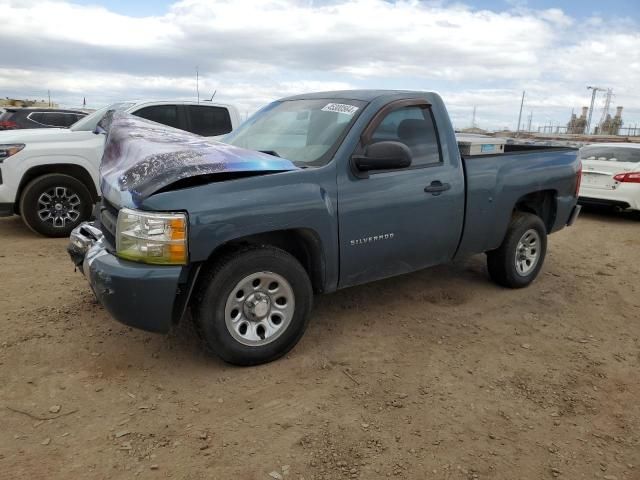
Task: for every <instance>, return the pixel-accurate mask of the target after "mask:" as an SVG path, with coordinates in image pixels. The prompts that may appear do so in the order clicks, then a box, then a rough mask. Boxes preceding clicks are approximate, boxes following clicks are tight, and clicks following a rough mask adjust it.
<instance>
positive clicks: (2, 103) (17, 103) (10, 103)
mask: <svg viewBox="0 0 640 480" xmlns="http://www.w3.org/2000/svg"><path fill="white" fill-rule="evenodd" d="M1 107H19V108H20V107H21V108H24V107H40V108H58V104H57V103H49V102H48V101H46V100H28V99H24V100H22V99H18V98H9V97H6V98H0V108H1Z"/></svg>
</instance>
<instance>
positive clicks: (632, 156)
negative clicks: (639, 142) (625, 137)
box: [580, 146, 640, 163]
mask: <svg viewBox="0 0 640 480" xmlns="http://www.w3.org/2000/svg"><path fill="white" fill-rule="evenodd" d="M580 158H581V159H582V160H607V161H610V162H635V163H639V162H640V148H628V147H597V146H594V147H582V148H581V149H580Z"/></svg>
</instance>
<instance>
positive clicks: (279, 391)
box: [0, 211, 640, 480]
mask: <svg viewBox="0 0 640 480" xmlns="http://www.w3.org/2000/svg"><path fill="white" fill-rule="evenodd" d="M65 244H66V241H65V240H50V239H45V238H41V237H37V236H35V235H34V234H32V233H31V232H30V231H28V230H27V229H26V228H25V227H24V226H23V225H22V223H21V221H20V219H19V218H17V217H14V218H9V219H0V279H1V280H0V282H1V283H0V285H1V286H2V288H1V294H0V329H1V330H0V331H1V332H2V335H1V339H0V409H1V412H0V419H1V421H0V425H1V428H0V477H1V478H7V479H17V478H34V479H40V478H47V479H71V478H73V479H75V478H78V479H79V478H82V479H94V478H95V479H107V478H113V479H120V478H122V479H128V478H141V479H143V478H144V479H146V478H149V479H157V478H175V479H242V480H245V479H249V480H252V479H266V480H270V479H280V478H284V479H295V480H299V479H301V478H304V479H306V480H310V479H349V478H353V479H377V478H389V477H391V478H406V479H420V480H422V479H432V478H433V479H474V478H492V479H494V478H495V479H544V478H555V477H557V478H566V479H580V478H601V479H606V480H613V479H619V480H622V479H640V401H639V398H640V221H639V220H638V218H636V217H632V216H628V215H616V214H611V213H606V212H594V211H591V212H587V213H585V214H583V215H582V216H581V218H580V219H579V221H578V223H577V225H576V226H575V227H572V228H570V229H565V230H563V231H561V232H559V233H558V234H555V235H553V236H552V237H551V238H550V243H549V254H548V256H547V261H546V265H545V267H544V269H543V271H542V273H541V275H540V277H539V278H538V280H537V281H536V282H535V283H534V284H533V285H532V286H530V287H529V288H527V289H523V290H517V291H515V290H505V289H501V288H499V287H497V286H495V285H493V284H492V283H490V282H489V281H488V278H487V274H486V270H485V266H484V257H483V256H476V257H472V258H470V259H468V260H465V261H460V262H457V263H455V264H454V265H448V266H443V267H437V268H434V269H430V270H426V271H423V272H419V273H415V274H411V275H406V276H403V277H399V278H394V279H391V280H386V281H380V282H376V283H373V284H370V285H366V286H362V287H356V288H351V289H348V290H345V291H341V292H338V293H336V294H333V295H327V296H323V297H319V298H318V299H317V301H316V309H315V313H314V318H313V320H312V322H311V325H310V327H309V330H308V331H307V333H306V335H305V337H304V338H303V340H302V341H301V343H300V344H299V345H298V346H297V347H296V348H295V349H294V350H293V351H292V352H291V353H290V354H289V355H288V356H287V357H286V358H284V359H282V360H280V361H277V362H275V363H272V364H269V365H264V366H260V367H254V368H237V367H231V366H229V365H226V364H223V363H222V362H220V361H219V360H217V359H215V358H212V357H210V356H208V355H206V354H205V353H203V350H202V349H201V348H200V345H199V343H198V341H197V339H196V337H195V335H194V334H193V332H192V330H191V329H190V328H187V327H181V328H178V329H177V330H176V331H175V332H174V333H172V334H171V335H169V336H161V335H154V334H148V333H145V332H140V331H134V330H132V329H130V328H127V327H124V326H122V325H120V324H118V323H116V322H114V321H113V320H112V319H111V318H110V317H109V316H108V315H107V314H106V313H105V311H104V310H103V309H102V308H101V307H100V306H99V305H97V304H96V303H95V301H94V299H93V297H92V295H91V293H90V291H89V288H88V286H87V284H86V282H85V281H84V279H83V278H82V276H81V275H80V274H79V273H74V271H73V268H72V266H71V263H70V261H69V260H68V258H67V256H66V254H65V252H64V247H65Z"/></svg>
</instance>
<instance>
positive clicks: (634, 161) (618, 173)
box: [579, 143, 640, 210]
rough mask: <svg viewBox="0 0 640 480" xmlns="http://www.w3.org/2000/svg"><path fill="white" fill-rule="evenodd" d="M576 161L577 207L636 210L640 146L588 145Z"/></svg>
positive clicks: (639, 190)
mask: <svg viewBox="0 0 640 480" xmlns="http://www.w3.org/2000/svg"><path fill="white" fill-rule="evenodd" d="M580 158H581V159H582V183H581V185H580V198H579V201H580V203H582V204H587V205H605V206H610V207H616V208H620V209H622V210H640V144H636V143H597V144H591V145H587V146H586V147H582V148H581V149H580Z"/></svg>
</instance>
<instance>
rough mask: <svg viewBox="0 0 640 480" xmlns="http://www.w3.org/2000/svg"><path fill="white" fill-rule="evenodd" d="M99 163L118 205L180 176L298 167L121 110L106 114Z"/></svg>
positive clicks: (107, 191)
mask: <svg viewBox="0 0 640 480" xmlns="http://www.w3.org/2000/svg"><path fill="white" fill-rule="evenodd" d="M99 126H100V128H103V129H104V130H106V131H107V139H106V142H105V148H104V154H103V155H102V163H101V164H100V178H101V182H100V186H101V189H102V195H103V196H104V197H105V198H106V199H107V200H109V202H111V203H113V204H115V205H118V206H130V207H136V206H139V205H140V203H141V202H142V200H144V199H145V198H147V197H149V196H151V195H153V194H154V193H155V192H157V191H159V190H161V189H163V188H164V187H167V186H168V185H171V184H173V183H175V182H177V181H178V180H182V179H185V178H189V177H196V176H200V175H211V174H216V173H232V172H265V173H266V172H282V171H288V170H296V169H297V167H296V166H295V165H293V163H291V162H290V161H289V160H285V159H283V158H278V157H274V156H272V155H267V154H265V153H260V152H256V151H253V150H245V149H243V148H238V147H234V146H231V145H227V144H224V143H220V142H216V141H214V140H208V139H206V138H204V137H200V136H198V135H194V134H191V133H188V132H185V131H182V130H177V129H175V128H171V127H167V126H164V125H161V124H159V123H155V122H151V121H149V120H145V119H143V118H139V117H136V116H133V115H130V114H127V113H123V112H114V113H110V114H107V115H106V116H105V118H104V119H103V120H102V121H101V122H100V124H99Z"/></svg>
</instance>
